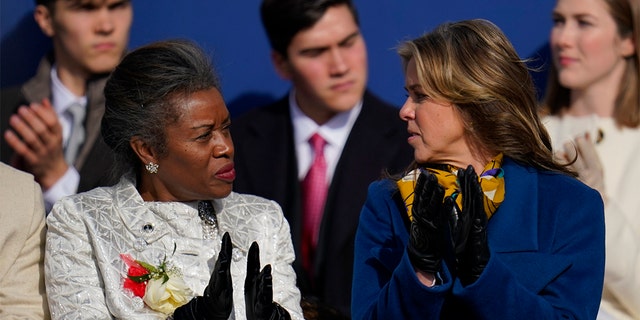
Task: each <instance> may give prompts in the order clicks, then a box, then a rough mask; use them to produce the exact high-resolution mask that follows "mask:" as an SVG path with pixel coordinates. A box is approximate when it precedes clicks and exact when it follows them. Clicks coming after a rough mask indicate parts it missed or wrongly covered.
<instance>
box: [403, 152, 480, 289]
mask: <svg viewBox="0 0 640 320" xmlns="http://www.w3.org/2000/svg"><path fill="white" fill-rule="evenodd" d="M458 182H459V183H460V195H461V196H462V209H460V208H459V207H458V205H457V204H456V203H455V201H454V200H453V199H452V198H451V197H450V196H448V197H446V198H444V189H443V188H442V186H440V185H439V184H438V179H437V178H436V177H435V176H434V175H433V174H432V173H429V172H426V173H425V172H423V173H421V174H420V176H419V177H418V181H417V183H416V188H415V191H414V201H413V208H412V213H411V214H412V217H413V220H412V222H411V230H409V244H408V245H407V253H408V255H409V259H410V260H411V263H412V264H413V266H414V267H415V268H417V269H418V270H421V271H424V272H428V273H432V274H434V275H435V274H436V273H438V272H439V271H440V270H441V264H442V260H443V259H445V258H447V257H449V259H446V261H447V265H448V266H449V268H450V270H451V272H452V274H453V275H454V276H457V277H458V279H460V281H461V282H462V285H463V286H467V285H469V284H472V283H474V282H475V281H476V280H477V279H478V278H479V277H480V275H481V274H482V271H483V270H484V268H485V267H486V265H487V263H488V261H489V247H488V245H487V215H486V214H485V212H484V204H483V201H484V195H483V192H482V188H481V187H480V183H479V182H478V176H477V175H476V173H475V170H474V169H473V167H472V166H471V165H469V166H468V167H467V169H466V170H462V169H461V170H458ZM443 198H444V199H443Z"/></svg>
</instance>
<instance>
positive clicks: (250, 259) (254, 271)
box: [247, 241, 260, 277]
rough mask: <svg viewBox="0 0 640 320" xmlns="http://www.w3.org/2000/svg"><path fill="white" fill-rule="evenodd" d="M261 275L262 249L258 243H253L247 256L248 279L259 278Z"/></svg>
mask: <svg viewBox="0 0 640 320" xmlns="http://www.w3.org/2000/svg"><path fill="white" fill-rule="evenodd" d="M259 273H260V247H259V246H258V243H257V242H255V241H254V242H253V243H252V244H251V247H249V253H248V254H247V277H248V276H249V275H251V276H252V277H257V276H258V274H259Z"/></svg>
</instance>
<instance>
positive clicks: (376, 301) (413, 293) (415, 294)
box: [351, 181, 452, 319]
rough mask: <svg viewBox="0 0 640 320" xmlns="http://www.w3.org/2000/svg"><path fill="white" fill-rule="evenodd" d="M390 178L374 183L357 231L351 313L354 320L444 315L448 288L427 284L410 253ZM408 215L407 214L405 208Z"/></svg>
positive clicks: (447, 282)
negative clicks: (419, 274)
mask: <svg viewBox="0 0 640 320" xmlns="http://www.w3.org/2000/svg"><path fill="white" fill-rule="evenodd" d="M393 192H394V186H393V184H392V182H390V181H378V182H374V183H372V184H371V185H370V186H369V193H368V196H367V200H366V202H365V204H364V206H363V208H362V212H361V214H360V224H359V226H358V230H357V233H356V242H355V261H354V277H353V289H352V290H353V291H352V304H351V312H352V317H353V319H439V314H440V309H441V308H442V304H443V303H444V299H445V295H446V293H447V291H450V289H451V285H452V283H451V281H450V280H449V275H448V272H446V270H445V272H443V273H442V274H441V275H440V277H441V278H442V279H443V280H444V282H443V283H442V284H441V285H438V286H434V287H433V288H429V287H426V286H424V285H422V284H421V283H420V282H419V280H418V278H417V277H416V273H415V271H414V269H413V266H412V265H411V263H410V262H409V258H408V256H407V254H406V250H405V248H406V243H407V239H408V233H407V231H406V227H405V225H404V222H403V220H402V217H401V213H400V211H399V209H398V206H397V205H396V203H395V202H394V201H393V200H392V198H391V195H392V194H393ZM402 214H404V213H402Z"/></svg>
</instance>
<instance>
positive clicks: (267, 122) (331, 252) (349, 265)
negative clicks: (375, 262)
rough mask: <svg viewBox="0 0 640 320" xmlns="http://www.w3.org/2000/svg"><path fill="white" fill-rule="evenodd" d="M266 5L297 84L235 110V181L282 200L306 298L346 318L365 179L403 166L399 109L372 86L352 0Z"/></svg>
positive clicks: (280, 0) (276, 54)
mask: <svg viewBox="0 0 640 320" xmlns="http://www.w3.org/2000/svg"><path fill="white" fill-rule="evenodd" d="M260 14H261V18H262V23H263V26H264V29H265V32H266V34H267V37H268V39H269V42H270V44H271V49H272V51H271V60H272V62H273V65H274V67H275V69H276V71H277V73H278V74H279V75H280V76H281V77H282V78H283V79H286V80H289V81H290V82H291V89H290V91H289V92H288V93H287V94H286V95H285V96H284V97H282V98H281V99H280V100H278V101H276V102H274V103H273V104H270V105H267V106H263V107H260V108H254V109H253V110H250V111H248V112H247V113H245V114H243V115H241V116H240V117H238V118H237V119H234V124H233V127H232V132H233V136H234V137H235V138H236V139H235V141H236V154H237V158H238V159H237V161H236V166H237V169H238V176H237V179H236V182H235V184H234V190H236V191H238V192H246V193H252V194H256V195H259V196H263V197H265V198H268V199H273V200H275V201H277V202H278V203H279V204H280V205H281V206H282V208H283V211H284V213H285V216H286V218H287V220H288V221H289V224H290V225H291V228H292V230H291V231H292V236H293V244H294V247H295V251H296V257H297V258H296V261H295V265H294V266H295V269H296V273H297V276H298V286H299V287H300V289H301V291H302V294H303V298H304V299H308V300H309V302H310V304H311V305H313V304H323V306H320V307H319V309H335V311H339V312H340V313H342V314H343V316H345V317H346V316H348V315H349V314H350V301H351V279H352V272H353V241H354V237H355V230H356V228H357V224H358V216H359V214H360V208H361V207H362V204H363V203H364V199H365V198H366V190H367V185H368V184H369V183H370V182H372V181H374V180H375V179H377V178H379V177H380V176H381V174H382V172H383V171H384V170H385V169H388V170H391V171H395V172H400V171H401V170H402V168H403V166H405V165H406V163H407V162H409V161H410V159H411V149H410V148H409V147H408V146H407V145H406V143H405V142H404V141H405V137H406V134H405V128H404V126H403V124H402V121H400V120H399V119H397V116H396V114H397V112H398V109H397V108H395V107H393V106H391V105H389V104H387V103H385V102H383V101H381V100H380V99H378V98H377V97H376V96H375V95H373V94H372V93H371V92H369V91H368V90H367V89H366V85H367V73H368V70H367V51H366V45H365V40H364V38H363V35H362V34H361V32H360V27H359V21H358V16H357V12H356V8H355V7H354V4H353V3H352V2H351V1H349V0H314V1H303V0H265V1H263V2H262V5H261V7H260ZM336 316H338V317H339V314H337V315H336Z"/></svg>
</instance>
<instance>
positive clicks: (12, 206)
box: [0, 163, 49, 319]
mask: <svg viewBox="0 0 640 320" xmlns="http://www.w3.org/2000/svg"><path fill="white" fill-rule="evenodd" d="M0 181H2V183H1V184H0V203H1V204H2V205H0V221H2V224H0V318H2V319H27V318H28V319H49V308H48V306H47V298H46V294H45V288H44V272H43V263H44V243H45V239H44V235H45V218H44V217H45V212H44V203H43V200H42V191H41V190H40V186H39V185H38V184H37V183H36V182H35V181H34V180H33V175H31V174H29V173H26V172H22V171H19V170H16V169H14V168H11V167H9V166H7V165H5V164H4V163H0Z"/></svg>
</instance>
